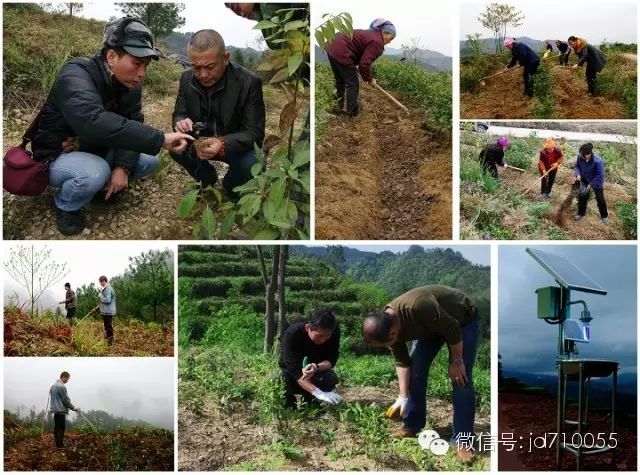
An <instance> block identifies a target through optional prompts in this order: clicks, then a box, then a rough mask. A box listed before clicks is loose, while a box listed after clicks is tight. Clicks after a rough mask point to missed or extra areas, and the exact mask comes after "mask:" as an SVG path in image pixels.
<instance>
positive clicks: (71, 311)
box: [67, 307, 76, 325]
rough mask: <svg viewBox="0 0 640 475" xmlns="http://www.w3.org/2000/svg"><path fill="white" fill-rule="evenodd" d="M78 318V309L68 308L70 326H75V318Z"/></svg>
mask: <svg viewBox="0 0 640 475" xmlns="http://www.w3.org/2000/svg"><path fill="white" fill-rule="evenodd" d="M75 316H76V308H75V307H73V308H68V309H67V319H68V320H69V325H73V318H74V317H75Z"/></svg>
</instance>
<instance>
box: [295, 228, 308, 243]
mask: <svg viewBox="0 0 640 475" xmlns="http://www.w3.org/2000/svg"><path fill="white" fill-rule="evenodd" d="M296 231H298V236H300V239H302V240H303V241H308V240H309V235H308V234H307V233H305V232H304V231H303V230H302V229H296Z"/></svg>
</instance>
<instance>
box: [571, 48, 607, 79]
mask: <svg viewBox="0 0 640 475" xmlns="http://www.w3.org/2000/svg"><path fill="white" fill-rule="evenodd" d="M579 56H580V60H579V61H578V66H582V65H583V64H584V63H587V69H588V70H590V71H595V72H597V73H599V72H600V71H602V68H604V65H605V64H606V63H607V57H606V56H605V55H604V53H603V52H602V51H600V50H599V49H598V48H596V47H595V46H592V45H587V46H585V47H584V49H583V50H582V52H581V53H580V55H579Z"/></svg>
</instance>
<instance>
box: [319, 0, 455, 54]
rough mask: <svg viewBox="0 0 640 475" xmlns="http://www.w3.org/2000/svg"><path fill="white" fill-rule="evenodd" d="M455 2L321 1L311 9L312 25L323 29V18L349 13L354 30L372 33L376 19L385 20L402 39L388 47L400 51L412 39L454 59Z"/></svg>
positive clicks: (394, 41)
mask: <svg viewBox="0 0 640 475" xmlns="http://www.w3.org/2000/svg"><path fill="white" fill-rule="evenodd" d="M456 9H457V7H456V5H455V3H454V2H451V1H445V2H428V3H425V2H417V1H413V0H411V1H402V2H396V3H394V2H390V1H384V2H383V1H380V0H375V1H368V2H362V1H358V2H356V1H349V2H345V1H344V0H341V1H338V0H320V1H317V2H315V3H314V4H313V5H312V8H311V18H312V24H313V25H314V26H316V25H319V24H320V23H321V22H322V15H323V14H325V13H331V14H334V15H337V14H338V13H341V12H344V11H346V12H348V13H350V14H351V16H352V17H353V27H354V28H357V29H364V30H366V29H368V28H369V24H370V23H371V22H372V21H373V20H374V19H376V18H385V19H387V20H390V21H391V22H393V24H394V25H395V26H396V29H397V30H398V36H397V37H396V38H395V39H394V40H393V41H392V42H391V43H389V45H388V46H387V47H391V48H396V49H400V47H401V46H402V44H403V43H409V42H410V40H411V38H419V39H420V43H421V46H422V48H423V49H429V50H432V51H437V52H439V53H442V54H445V55H447V56H451V50H452V47H451V31H452V28H453V22H454V15H455V12H456Z"/></svg>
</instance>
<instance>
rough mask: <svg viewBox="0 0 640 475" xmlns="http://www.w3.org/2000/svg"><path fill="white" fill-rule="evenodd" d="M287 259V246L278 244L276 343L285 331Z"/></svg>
mask: <svg viewBox="0 0 640 475" xmlns="http://www.w3.org/2000/svg"><path fill="white" fill-rule="evenodd" d="M288 259H289V246H280V265H279V267H278V337H277V342H276V344H277V345H279V344H280V342H281V341H282V337H283V335H284V332H285V331H287V327H288V326H289V322H288V321H287V303H286V301H285V296H284V291H285V278H286V276H287V261H288Z"/></svg>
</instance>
